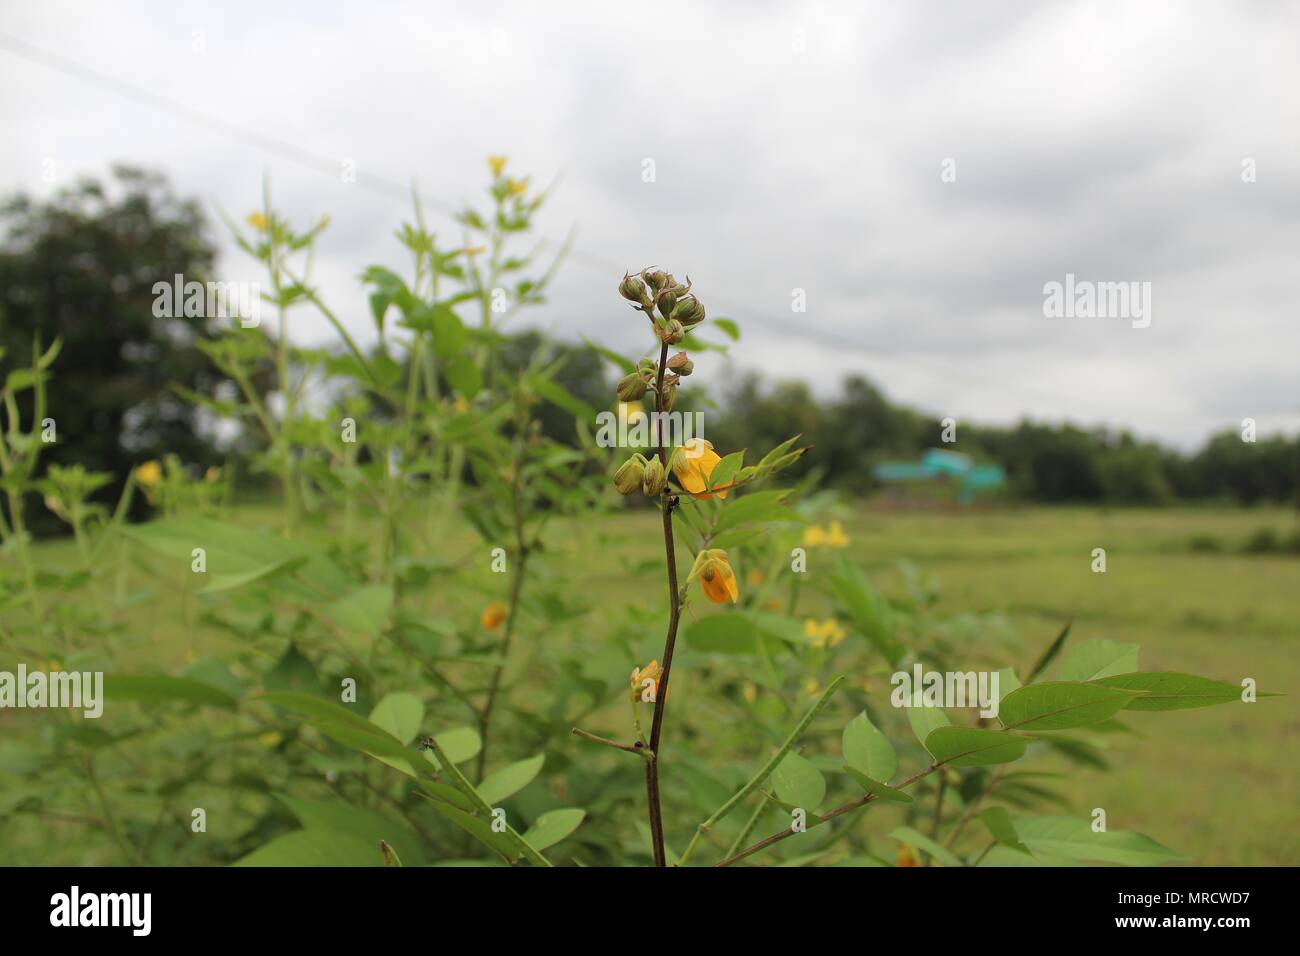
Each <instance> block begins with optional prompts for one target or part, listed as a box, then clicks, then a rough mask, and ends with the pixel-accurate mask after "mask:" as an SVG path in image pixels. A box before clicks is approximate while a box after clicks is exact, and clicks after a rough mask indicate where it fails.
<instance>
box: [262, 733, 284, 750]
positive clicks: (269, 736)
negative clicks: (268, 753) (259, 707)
mask: <svg viewBox="0 0 1300 956" xmlns="http://www.w3.org/2000/svg"><path fill="white" fill-rule="evenodd" d="M283 739H284V738H283V737H281V736H280V735H279V734H278V733H276V732H275V731H274V730H270V731H267V732H266V733H264V734H262V736H260V737H258V738H257V742H258V743H260V744H261V745H262V746H263V747H266V748H267V749H268V750H270V749H271V748H273V747H278V746H280V741H282V740H283Z"/></svg>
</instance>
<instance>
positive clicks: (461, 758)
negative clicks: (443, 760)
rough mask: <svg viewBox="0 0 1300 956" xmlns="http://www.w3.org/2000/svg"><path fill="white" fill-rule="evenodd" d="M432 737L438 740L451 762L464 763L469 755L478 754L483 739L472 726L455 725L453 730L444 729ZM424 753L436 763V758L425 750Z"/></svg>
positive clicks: (481, 747)
mask: <svg viewBox="0 0 1300 956" xmlns="http://www.w3.org/2000/svg"><path fill="white" fill-rule="evenodd" d="M434 739H435V740H437V741H438V746H439V747H441V748H442V749H443V752H444V753H446V755H447V759H448V760H450V761H451V762H452V763H464V762H465V761H466V760H469V759H470V758H471V757H475V756H477V755H478V752H479V751H480V750H482V749H483V741H482V739H481V738H480V737H479V735H478V731H477V730H475V729H474V728H473V727H456V728H455V729H453V730H444V731H443V732H442V733H440V734H436V735H435V736H434ZM425 755H426V756H427V757H428V758H429V760H430V761H432V762H433V763H434V764H435V765H436V764H437V763H438V761H437V758H435V757H434V755H433V754H432V753H431V752H429V751H425Z"/></svg>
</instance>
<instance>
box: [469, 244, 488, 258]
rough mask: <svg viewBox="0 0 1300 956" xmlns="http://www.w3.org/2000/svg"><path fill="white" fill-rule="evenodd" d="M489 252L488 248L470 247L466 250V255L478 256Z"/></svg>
mask: <svg viewBox="0 0 1300 956" xmlns="http://www.w3.org/2000/svg"><path fill="white" fill-rule="evenodd" d="M485 252H487V246H469V247H467V248H466V249H465V255H467V256H477V255H482V254H483V253H485Z"/></svg>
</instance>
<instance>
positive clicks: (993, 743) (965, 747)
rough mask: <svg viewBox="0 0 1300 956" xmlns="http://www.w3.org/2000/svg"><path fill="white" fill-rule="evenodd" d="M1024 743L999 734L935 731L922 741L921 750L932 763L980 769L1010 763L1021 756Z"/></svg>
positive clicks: (967, 729)
mask: <svg viewBox="0 0 1300 956" xmlns="http://www.w3.org/2000/svg"><path fill="white" fill-rule="evenodd" d="M1027 744H1028V740H1026V739H1025V738H1024V737H1018V736H1016V735H1015V734H1008V733H1005V732H1004V731H1001V730H979V729H977V728H974V727H939V728H937V729H935V730H934V731H932V732H931V733H930V735H929V736H928V737H926V738H925V749H926V750H928V751H930V756H932V757H934V762H935V763H944V764H947V765H948V766H950V767H983V766H987V765H988V764H995V763H1010V762H1011V761H1013V760H1019V759H1020V758H1021V757H1023V756H1024V754H1025V746H1026V745H1027Z"/></svg>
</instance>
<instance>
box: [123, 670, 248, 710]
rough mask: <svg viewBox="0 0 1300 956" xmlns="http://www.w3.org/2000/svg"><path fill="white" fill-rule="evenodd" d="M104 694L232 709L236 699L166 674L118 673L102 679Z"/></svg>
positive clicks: (216, 690)
mask: <svg viewBox="0 0 1300 956" xmlns="http://www.w3.org/2000/svg"><path fill="white" fill-rule="evenodd" d="M104 696H105V697H106V698H107V699H108V700H138V701H144V702H146V703H157V702H159V701H168V700H174V701H184V702H185V703H189V704H203V705H205V706H208V707H222V708H224V709H226V710H234V709H235V707H236V705H237V704H238V701H236V700H235V698H234V697H231V696H230V695H229V694H227V693H226V692H225V691H223V690H219V689H218V688H216V687H213V686H212V685H211V684H204V683H201V682H200V681H196V680H188V679H187V678H184V677H171V676H169V675H166V674H119V675H109V676H106V677H105V678H104Z"/></svg>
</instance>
